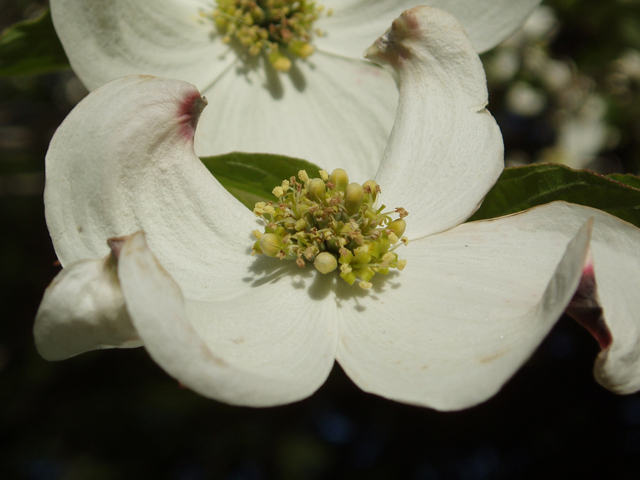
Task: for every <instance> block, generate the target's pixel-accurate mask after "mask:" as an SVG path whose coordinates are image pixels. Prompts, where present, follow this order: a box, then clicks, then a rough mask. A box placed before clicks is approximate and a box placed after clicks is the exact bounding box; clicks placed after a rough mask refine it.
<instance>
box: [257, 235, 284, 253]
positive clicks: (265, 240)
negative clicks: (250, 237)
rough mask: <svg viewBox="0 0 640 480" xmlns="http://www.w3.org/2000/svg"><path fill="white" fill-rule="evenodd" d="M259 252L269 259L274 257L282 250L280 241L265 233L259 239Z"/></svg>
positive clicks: (276, 237)
mask: <svg viewBox="0 0 640 480" xmlns="http://www.w3.org/2000/svg"><path fill="white" fill-rule="evenodd" d="M259 242H260V250H261V251H262V253H264V254H265V255H267V256H269V257H276V256H278V253H280V251H281V250H282V249H283V248H284V243H282V239H281V238H280V237H279V236H278V235H276V234H275V233H265V234H264V235H262V236H261V237H260V240H259Z"/></svg>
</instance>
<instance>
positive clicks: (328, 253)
mask: <svg viewBox="0 0 640 480" xmlns="http://www.w3.org/2000/svg"><path fill="white" fill-rule="evenodd" d="M320 176H321V177H322V178H313V179H310V178H309V176H308V175H307V172H305V171H304V170H301V171H300V172H298V180H299V181H298V180H296V177H291V179H289V180H284V181H283V182H282V186H281V187H276V188H274V189H273V194H274V195H275V197H276V198H277V199H278V200H277V201H275V202H273V201H272V202H258V203H256V206H255V208H254V210H253V213H255V214H256V215H257V216H258V217H260V218H262V219H263V220H264V222H265V224H266V227H265V231H264V233H261V232H260V231H258V230H254V231H253V235H254V236H255V237H256V238H257V239H258V240H257V241H256V242H255V243H254V245H253V249H252V251H251V254H252V255H256V254H261V253H263V254H265V255H268V256H269V257H277V258H279V259H281V260H284V259H288V260H295V262H296V264H297V265H298V266H299V267H304V266H305V265H306V264H307V263H313V265H314V266H315V268H316V269H317V270H318V271H319V272H321V273H325V274H326V273H329V272H332V271H334V270H336V269H337V268H338V264H339V265H340V277H342V279H343V280H344V281H345V282H347V283H348V284H349V285H353V284H354V283H355V281H356V280H359V285H360V287H362V288H365V289H368V288H371V283H370V282H369V281H370V280H371V278H372V277H373V276H374V275H375V274H376V273H380V274H382V275H386V274H388V273H389V269H390V268H397V269H398V270H402V269H404V267H405V266H406V264H407V261H406V260H399V259H398V255H397V254H396V253H394V250H395V249H396V248H398V247H399V246H400V245H402V244H405V245H406V244H407V243H408V240H407V237H403V236H402V234H403V233H404V231H405V228H406V222H405V220H404V217H406V216H407V215H408V213H407V211H406V210H405V209H404V208H396V209H395V210H394V211H387V212H385V211H384V210H385V208H386V207H385V205H382V206H381V207H380V208H376V199H377V197H378V194H380V186H379V185H378V184H377V183H376V182H374V181H373V180H368V181H366V182H364V183H363V184H362V185H360V184H359V183H349V176H348V175H347V172H345V171H344V170H342V169H341V168H338V169H336V170H334V171H333V172H332V173H331V175H329V174H328V173H327V172H325V171H324V170H321V171H320ZM394 216H396V217H397V218H395V219H394V218H392V217H394Z"/></svg>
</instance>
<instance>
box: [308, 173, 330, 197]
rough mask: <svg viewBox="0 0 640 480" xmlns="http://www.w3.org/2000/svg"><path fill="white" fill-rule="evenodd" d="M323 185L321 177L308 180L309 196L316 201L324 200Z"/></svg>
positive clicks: (324, 190)
mask: <svg viewBox="0 0 640 480" xmlns="http://www.w3.org/2000/svg"><path fill="white" fill-rule="evenodd" d="M325 192H326V189H325V185H324V182H323V181H322V179H320V178H314V179H313V180H311V181H310V182H309V197H310V198H311V200H313V201H314V202H317V203H323V202H324V200H325V197H326V195H325Z"/></svg>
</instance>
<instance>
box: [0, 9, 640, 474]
mask: <svg viewBox="0 0 640 480" xmlns="http://www.w3.org/2000/svg"><path fill="white" fill-rule="evenodd" d="M87 1H89V0H87ZM545 3H547V4H548V5H552V6H554V8H555V9H556V13H557V15H558V18H559V20H560V22H561V29H560V30H559V31H558V33H557V34H556V35H555V37H554V38H553V40H551V41H550V42H549V45H548V50H549V55H551V56H552V57H554V58H559V59H567V61H571V62H572V64H573V65H575V68H576V69H579V70H580V71H581V72H584V73H585V74H586V75H589V76H591V78H593V79H594V82H595V83H594V87H593V88H594V89H596V90H598V91H601V92H602V94H603V95H604V96H605V97H606V98H607V101H608V103H609V106H610V108H609V113H608V114H607V121H608V122H609V123H610V124H612V125H614V126H616V128H618V129H619V131H620V141H619V142H618V143H617V144H616V145H615V146H614V147H612V148H608V149H607V148H605V149H603V151H602V152H601V153H600V155H599V157H598V160H599V166H603V168H605V169H607V170H610V171H623V172H634V173H635V172H636V171H637V169H638V166H639V165H640V160H639V159H640V148H639V146H638V141H639V140H638V138H640V135H639V132H640V127H639V125H640V122H639V121H638V119H639V118H640V115H639V114H638V108H637V107H638V96H637V94H636V93H637V85H636V86H633V85H632V86H631V91H630V93H631V94H630V95H628V94H627V95H626V96H625V97H624V98H622V97H619V96H616V95H615V94H613V93H612V92H611V89H610V88H609V86H608V85H607V80H606V79H607V78H608V72H609V70H610V67H611V62H612V61H613V60H614V59H616V58H617V57H618V56H619V55H620V54H621V53H622V52H623V51H624V50H626V49H627V48H629V47H634V48H640V27H638V25H639V22H640V20H639V18H640V17H638V11H637V6H636V3H635V2H629V1H626V2H622V1H611V0H600V1H586V0H576V1H560V0H558V1H553V2H545ZM42 5H46V2H38V1H36V2H34V1H19V0H14V1H11V2H8V1H2V0H0V28H3V27H5V26H7V25H9V24H11V23H12V22H15V21H18V20H21V19H23V18H27V17H29V16H32V15H34V14H36V13H37V10H38V8H39V7H41V6H42ZM505 90H506V87H505V86H504V85H502V86H498V87H492V89H491V105H490V107H491V110H492V112H493V113H494V115H495V116H496V118H497V119H498V121H499V122H500V124H501V128H502V129H503V132H505V143H506V146H507V154H509V153H510V152H513V151H516V150H517V151H520V152H522V151H524V152H526V153H527V155H528V156H529V157H530V158H531V159H534V158H535V156H536V152H538V151H540V150H542V149H544V148H546V147H549V146H550V145H553V143H554V141H555V135H556V134H555V132H554V124H553V121H552V116H553V113H554V112H552V111H550V109H551V108H553V106H552V105H550V106H549V108H547V109H545V111H543V112H541V113H540V114H539V115H536V116H534V117H526V118H525V117H522V116H518V115H517V114H514V113H513V112H509V111H508V110H507V109H506V108H505V106H504V98H503V96H504V92H505ZM627 93H629V92H627ZM82 94H83V90H82V88H81V86H80V85H79V84H78V82H77V80H76V79H75V77H73V74H72V73H71V72H63V73H58V74H52V75H44V76H40V77H14V78H9V79H0V229H1V230H0V231H1V234H0V268H1V270H0V272H1V274H0V309H1V310H0V311H1V312H2V313H1V315H2V320H1V322H0V478H1V479H13V478H16V479H29V480H31V479H32V480H58V479H60V480H62V479H64V480H76V479H78V480H79V479H96V480H101V479H140V478H154V479H177V480H199V479H205V478H216V479H218V478H220V479H228V480H245V479H246V480H253V479H256V480H257V479H270V478H282V479H325V478H326V479H360V478H370V479H405V478H406V479H416V480H418V479H420V480H423V479H424V480H437V479H455V480H490V479H510V478H517V479H564V478H569V477H571V478H582V479H591V478H608V479H636V478H640V395H638V394H635V395H631V396H625V397H621V396H616V395H614V394H612V393H609V392H608V391H606V390H604V389H603V388H601V387H599V386H598V385H597V384H596V382H595V380H594V379H593V375H592V372H591V370H592V365H593V360H594V358H595V356H596V355H597V353H598V347H597V344H596V342H595V340H593V339H592V338H591V337H590V336H589V335H588V334H587V332H586V331H584V330H582V329H581V328H580V327H579V326H577V325H576V324H574V323H573V322H572V321H571V320H570V319H568V318H563V319H561V320H560V322H559V323H558V325H557V326H556V328H555V329H554V330H553V331H552V333H551V334H550V336H549V337H548V338H547V339H546V340H545V342H544V343H543V345H542V346H541V347H540V349H539V350H538V351H537V353H536V354H535V355H534V356H533V358H532V359H531V360H530V361H529V362H528V363H527V364H526V365H525V366H524V367H523V368H522V369H521V371H520V372H518V373H517V374H516V376H515V377H514V378H513V379H512V380H511V381H510V382H509V383H508V384H507V385H506V386H505V387H504V389H503V390H502V391H501V392H500V393H499V394H498V395H497V396H496V397H494V398H492V399H491V400H489V401H488V402H486V403H485V404H482V405H479V406H477V407H475V408H472V409H469V410H466V411H462V412H455V413H440V412H435V411H432V410H429V409H424V408H417V407H411V406H406V405H401V404H398V403H395V402H391V401H388V400H385V399H382V398H379V397H376V396H373V395H369V394H366V393H363V392H362V391H360V390H359V389H358V388H357V387H355V386H354V385H353V384H352V383H351V381H350V380H349V379H348V378H347V377H346V376H345V374H344V373H343V372H342V371H341V369H340V368H339V367H337V366H336V367H335V369H334V371H333V373H332V374H331V376H330V378H329V379H328V381H327V382H326V384H325V385H324V386H323V387H321V388H320V390H319V391H318V392H316V393H315V394H314V395H313V396H312V397H311V398H309V399H307V400H304V401H301V402H298V403H295V404H293V405H288V406H283V407H277V408H270V409H249V408H239V407H232V406H227V405H223V404H220V403H217V402H215V401H212V400H208V399H205V398H202V397H200V396H198V395H196V394H194V393H192V392H191V391H189V390H186V389H182V388H180V386H179V385H178V384H177V383H176V382H175V381H174V380H173V379H171V378H170V377H168V376H167V375H166V374H165V373H164V372H163V371H162V370H161V369H160V368H159V367H158V366H156V365H155V364H154V363H153V362H152V361H151V360H150V358H149V356H148V355H147V353H146V352H145V350H144V349H135V350H111V351H98V352H90V353H87V354H84V355H81V356H79V357H76V358H73V359H70V360H67V361H64V362H60V363H49V362H46V361H44V360H42V359H41V358H40V357H39V356H38V355H37V353H36V352H35V348H34V345H33V339H32V333H31V329H32V325H33V319H34V317H35V313H36V310H37V308H38V304H39V302H40V299H41V297H42V293H43V291H44V289H45V287H46V286H47V284H48V283H49V282H50V281H51V279H52V278H53V277H54V276H55V274H56V273H57V272H58V270H59V267H57V266H56V265H55V261H56V257H55V254H54V252H53V248H52V246H51V242H50V239H49V236H48V232H47V229H46V225H45V222H44V212H43V204H42V188H43V183H44V180H43V179H44V176H43V169H44V161H43V159H44V155H45V152H46V149H47V145H48V142H49V139H50V138H51V135H52V134H53V131H54V130H55V128H56V127H57V125H58V124H59V123H60V122H61V121H62V119H63V118H64V117H65V115H66V114H67V113H68V112H69V111H70V109H71V108H72V107H73V105H74V104H75V102H77V101H78V100H79V98H81V96H82Z"/></svg>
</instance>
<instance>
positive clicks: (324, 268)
mask: <svg viewBox="0 0 640 480" xmlns="http://www.w3.org/2000/svg"><path fill="white" fill-rule="evenodd" d="M313 266H314V267H316V270H318V271H319V272H320V273H324V274H327V273H330V272H333V271H334V270H335V269H336V268H338V261H337V260H336V257H334V256H333V255H331V254H330V253H328V252H322V253H320V254H318V255H317V256H316V259H315V260H314V261H313Z"/></svg>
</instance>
